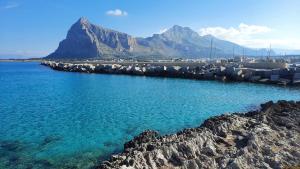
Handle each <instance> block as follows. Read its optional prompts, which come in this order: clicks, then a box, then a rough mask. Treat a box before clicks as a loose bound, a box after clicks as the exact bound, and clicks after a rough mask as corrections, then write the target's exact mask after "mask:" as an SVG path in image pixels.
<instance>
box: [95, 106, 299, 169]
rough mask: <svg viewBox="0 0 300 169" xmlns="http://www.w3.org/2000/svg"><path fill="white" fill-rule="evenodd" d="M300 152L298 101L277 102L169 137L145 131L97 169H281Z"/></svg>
mask: <svg viewBox="0 0 300 169" xmlns="http://www.w3.org/2000/svg"><path fill="white" fill-rule="evenodd" d="M299 152H300V102H293V101H289V102H288V101H278V102H277V103H273V102H267V103H265V104H263V105H261V109H260V110H256V111H252V112H248V113H246V114H231V115H221V116H217V117H213V118H210V119H208V120H206V121H205V122H204V123H203V124H202V125H201V126H200V127H198V128H191V129H185V130H183V131H180V132H178V133H176V134H172V135H167V136H159V134H158V133H157V132H155V131H150V130H149V131H145V132H143V133H141V134H140V135H139V136H137V137H135V138H134V139H133V140H131V141H129V142H127V143H125V145H124V151H123V153H120V154H117V155H113V156H112V158H111V160H109V161H105V162H103V163H102V165H101V166H99V167H98V168H106V169H112V168H137V169H166V168H168V169H169V168H185V169H192V168H284V167H290V166H297V165H299V163H300V153H299Z"/></svg>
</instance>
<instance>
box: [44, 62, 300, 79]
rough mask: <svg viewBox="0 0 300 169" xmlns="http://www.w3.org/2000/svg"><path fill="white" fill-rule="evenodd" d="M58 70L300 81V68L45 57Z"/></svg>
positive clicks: (46, 63) (48, 63) (197, 77)
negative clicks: (67, 59)
mask: <svg viewBox="0 0 300 169" xmlns="http://www.w3.org/2000/svg"><path fill="white" fill-rule="evenodd" d="M41 64H42V65H46V66H49V67H51V68H52V69H55V70H60V71H70V72H86V73H110V74H130V75H145V76H163V77H179V78H189V79H202V80H221V81H246V82H253V83H265V84H278V85H300V68H293V69H287V68H284V69H252V68H245V67H242V65H240V64H236V63H230V64H226V65H222V64H208V63H188V62H186V63H185V62H182V63H172V62H169V63H159V62H157V63H155V62H154V63H138V62H137V63H135V62H132V63H126V64H125V63H122V62H119V63H118V62H116V63H68V62H57V61H44V62H42V63H41Z"/></svg>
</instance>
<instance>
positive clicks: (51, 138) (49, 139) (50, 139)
mask: <svg viewBox="0 0 300 169" xmlns="http://www.w3.org/2000/svg"><path fill="white" fill-rule="evenodd" d="M59 140H61V137H59V136H47V137H45V138H44V140H43V141H42V143H41V146H46V145H48V144H51V143H53V142H56V141H59Z"/></svg>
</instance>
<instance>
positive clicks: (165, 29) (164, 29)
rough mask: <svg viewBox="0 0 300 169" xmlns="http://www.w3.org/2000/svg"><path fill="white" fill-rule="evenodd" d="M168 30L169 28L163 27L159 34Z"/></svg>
mask: <svg viewBox="0 0 300 169" xmlns="http://www.w3.org/2000/svg"><path fill="white" fill-rule="evenodd" d="M167 30H168V28H163V29H161V30H159V32H158V33H159V34H162V33H164V32H166V31H167Z"/></svg>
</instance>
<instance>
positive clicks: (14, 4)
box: [4, 3, 20, 9]
mask: <svg viewBox="0 0 300 169" xmlns="http://www.w3.org/2000/svg"><path fill="white" fill-rule="evenodd" d="M19 6H20V4H18V3H9V4H7V5H5V6H4V9H12V8H17V7H19Z"/></svg>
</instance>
